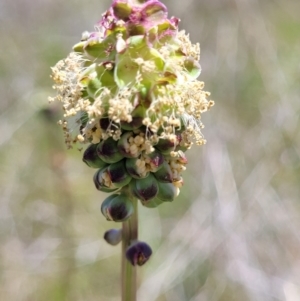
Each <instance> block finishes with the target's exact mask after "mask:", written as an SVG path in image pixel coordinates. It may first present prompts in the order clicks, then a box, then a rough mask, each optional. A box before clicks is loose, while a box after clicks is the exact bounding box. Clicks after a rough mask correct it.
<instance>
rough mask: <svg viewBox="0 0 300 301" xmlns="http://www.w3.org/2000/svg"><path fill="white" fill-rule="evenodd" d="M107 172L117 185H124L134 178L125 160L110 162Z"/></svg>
mask: <svg viewBox="0 0 300 301" xmlns="http://www.w3.org/2000/svg"><path fill="white" fill-rule="evenodd" d="M107 173H108V175H109V177H110V180H111V182H112V184H113V185H114V186H115V187H123V186H125V185H127V184H128V183H129V182H130V181H131V179H132V178H131V176H130V175H129V174H128V172H127V171H126V168H125V162H124V160H121V161H119V162H116V163H112V164H110V165H109V166H108V167H107Z"/></svg>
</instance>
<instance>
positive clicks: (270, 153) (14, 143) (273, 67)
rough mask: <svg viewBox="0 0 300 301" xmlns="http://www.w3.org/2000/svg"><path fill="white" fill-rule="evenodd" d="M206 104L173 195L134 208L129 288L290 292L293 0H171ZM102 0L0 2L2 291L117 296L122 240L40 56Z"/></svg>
mask: <svg viewBox="0 0 300 301" xmlns="http://www.w3.org/2000/svg"><path fill="white" fill-rule="evenodd" d="M163 2H164V3H165V4H166V5H168V7H169V12H170V15H175V16H178V17H180V18H181V20H182V22H181V28H182V29H183V28H184V29H185V30H186V31H187V32H189V33H190V37H191V39H192V41H193V42H194V43H195V42H200V44H201V61H200V63H201V65H202V74H201V76H200V80H203V81H205V84H206V90H208V91H211V92H212V99H213V100H215V101H216V106H215V107H214V108H213V109H212V110H211V111H210V112H208V113H205V114H204V115H203V118H202V120H203V122H204V124H205V125H206V127H205V129H204V130H203V133H204V135H205V137H206V138H207V140H208V142H207V144H206V145H205V146H203V147H194V148H193V149H192V150H191V151H189V152H188V159H189V164H188V169H187V171H186V172H185V186H184V188H183V189H182V191H181V194H180V196H179V197H178V198H177V199H176V200H175V201H174V203H172V204H165V205H162V206H161V207H160V208H158V209H153V210H150V209H147V210H146V209H144V208H140V237H141V238H142V239H143V240H144V241H147V242H148V243H149V244H150V245H151V246H152V248H153V250H154V255H153V257H152V259H151V260H150V262H149V263H148V264H147V265H146V266H145V267H143V268H141V269H139V283H140V286H139V292H138V295H139V301H234V300H237V301H241V300H242V301H248V300H249V301H250V300H251V301H271V300H272V301H273V300H274V301H275V300H276V301H277V300H286V301H298V300H300V230H299V229H300V159H299V158H300V125H299V109H300V101H299V95H300V85H299V82H300V60H299V54H300V18H299V12H300V1H298V0H286V1H281V0H264V1H259V0H200V1H197V0H185V1H178V0H173V1H172V0H165V1H163ZM109 5H110V1H108V0H105V1H99V0H98V1H96V0H90V1H78V0H69V1H57V0H51V1H50V0H35V1H31V0H14V1H9V0H4V1H3V0H2V1H1V2H0V41H1V46H0V47H1V56H0V91H1V100H0V114H1V117H0V118H1V119H0V129H1V135H0V152H1V155H0V183H1V196H0V200H1V201H0V244H1V249H0V299H1V300H14V301H49V300H55V301H67V300H72V301H81V300H85V301H96V300H101V301H115V300H120V298H119V294H120V291H119V281H120V275H119V265H120V247H119V246H117V247H112V246H109V245H107V244H106V243H105V242H104V241H103V239H102V235H103V233H104V231H105V230H107V229H109V228H110V227H114V226H115V225H112V224H111V223H109V222H107V221H105V219H104V217H103V216H102V215H101V213H100V211H99V206H100V204H101V201H102V200H103V198H104V195H103V194H101V193H99V192H98V191H96V190H95V188H94V185H93V181H92V176H93V172H94V171H93V170H91V169H90V168H88V167H86V166H85V165H84V164H83V163H82V162H81V154H80V152H79V151H78V150H76V149H74V150H71V151H67V150H66V147H65V146H64V144H63V134H62V132H61V130H60V128H59V126H58V125H57V124H56V121H57V119H59V118H60V116H59V115H60V112H57V110H56V109H57V107H56V106H52V108H51V110H49V106H48V103H47V97H48V96H49V95H52V96H53V95H54V91H53V90H52V89H51V86H52V82H51V79H50V78H49V74H50V66H53V65H55V63H56V62H57V61H58V60H60V59H62V58H64V57H66V56H67V54H68V53H69V52H70V50H71V47H72V45H73V44H75V43H76V42H77V41H78V40H79V39H80V38H81V33H82V32H83V31H84V30H92V29H93V25H94V24H95V23H96V22H97V21H98V20H99V19H100V17H101V13H102V12H104V11H105V10H106V9H107V8H108V7H109Z"/></svg>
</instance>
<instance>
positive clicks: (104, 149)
mask: <svg viewBox="0 0 300 301" xmlns="http://www.w3.org/2000/svg"><path fill="white" fill-rule="evenodd" d="M117 144H118V143H117V141H115V140H114V139H113V138H111V137H109V138H108V139H106V140H103V141H101V142H100V143H99V144H98V147H97V153H98V156H99V157H100V158H101V159H102V160H103V161H104V162H106V163H115V162H118V161H120V160H122V159H123V158H124V157H123V156H122V155H121V153H120V152H119V149H118V146H117Z"/></svg>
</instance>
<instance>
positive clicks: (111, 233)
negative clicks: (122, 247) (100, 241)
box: [104, 229, 122, 246]
mask: <svg viewBox="0 0 300 301" xmlns="http://www.w3.org/2000/svg"><path fill="white" fill-rule="evenodd" d="M104 239H105V240H106V242H107V243H109V244H110V245H112V246H116V245H117V244H118V243H119V242H120V241H121V240H122V229H110V230H108V231H106V232H105V233H104Z"/></svg>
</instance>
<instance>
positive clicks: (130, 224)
mask: <svg viewBox="0 0 300 301" xmlns="http://www.w3.org/2000/svg"><path fill="white" fill-rule="evenodd" d="M137 201H138V200H137V199H136V198H133V199H132V203H133V208H134V213H133V214H132V216H131V218H130V219H129V220H127V221H124V222H123V223H122V270H121V273H122V274H121V281H122V288H121V289H122V301H136V285H137V283H136V273H137V271H136V270H137V267H136V266H133V265H132V264H131V263H130V262H129V260H127V258H126V251H127V249H128V247H129V246H130V245H131V244H132V242H134V241H137V239H138V203H137Z"/></svg>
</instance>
